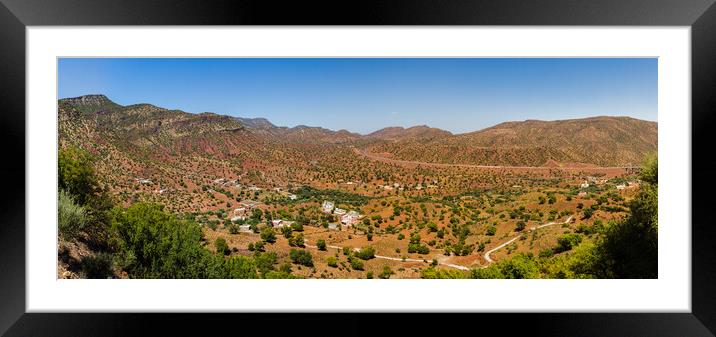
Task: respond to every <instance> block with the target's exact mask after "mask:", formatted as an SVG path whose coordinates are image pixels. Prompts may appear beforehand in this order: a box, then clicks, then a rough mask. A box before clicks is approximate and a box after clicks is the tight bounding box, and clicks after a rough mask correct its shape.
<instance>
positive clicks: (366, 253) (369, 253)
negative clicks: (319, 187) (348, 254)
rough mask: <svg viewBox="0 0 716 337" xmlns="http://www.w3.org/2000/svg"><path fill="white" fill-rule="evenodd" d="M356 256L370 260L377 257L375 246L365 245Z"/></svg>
mask: <svg viewBox="0 0 716 337" xmlns="http://www.w3.org/2000/svg"><path fill="white" fill-rule="evenodd" d="M355 256H356V257H358V258H359V259H361V260H370V259H372V258H374V257H375V249H374V248H373V247H370V246H369V247H363V248H362V249H361V250H359V251H358V252H356V253H355Z"/></svg>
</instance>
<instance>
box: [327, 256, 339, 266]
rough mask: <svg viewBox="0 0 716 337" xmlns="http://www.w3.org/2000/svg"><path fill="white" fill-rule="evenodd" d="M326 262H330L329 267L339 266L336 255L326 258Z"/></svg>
mask: <svg viewBox="0 0 716 337" xmlns="http://www.w3.org/2000/svg"><path fill="white" fill-rule="evenodd" d="M326 264H328V266H329V267H333V268H336V267H338V259H336V257H335V256H329V257H327V258H326Z"/></svg>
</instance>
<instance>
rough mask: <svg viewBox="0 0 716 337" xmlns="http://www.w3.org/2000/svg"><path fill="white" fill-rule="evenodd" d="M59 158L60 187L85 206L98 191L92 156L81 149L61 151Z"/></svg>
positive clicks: (58, 174) (58, 177) (58, 175)
mask: <svg viewBox="0 0 716 337" xmlns="http://www.w3.org/2000/svg"><path fill="white" fill-rule="evenodd" d="M57 155H58V157H57V169H58V172H57V179H58V185H59V186H58V187H59V189H61V190H65V191H67V192H69V193H70V194H71V195H73V196H74V197H76V198H77V200H76V201H77V202H78V203H79V204H80V205H85V204H86V203H87V202H88V201H89V199H90V198H92V196H93V195H94V194H95V192H96V190H97V180H96V178H95V174H94V168H93V167H92V162H93V159H92V156H91V155H90V154H89V152H87V151H85V150H83V149H80V148H66V149H60V150H59V152H58V154H57Z"/></svg>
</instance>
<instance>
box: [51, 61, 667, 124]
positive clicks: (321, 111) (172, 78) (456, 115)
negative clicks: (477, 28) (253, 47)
mask: <svg viewBox="0 0 716 337" xmlns="http://www.w3.org/2000/svg"><path fill="white" fill-rule="evenodd" d="M58 76H59V78H58V86H59V88H58V91H59V98H66V97H76V96H81V95H87V94H105V95H107V97H109V98H110V99H111V100H113V101H115V102H117V103H119V104H122V105H129V104H135V103H151V104H154V105H156V106H160V107H164V108H169V109H180V110H184V111H187V112H194V113H198V112H206V111H209V112H215V113H218V114H224V115H232V116H239V117H264V118H267V119H268V120H270V121H271V122H272V123H274V124H276V125H279V126H296V125H301V124H302V125H309V126H322V127H325V128H329V129H332V130H339V129H347V130H349V131H353V132H359V133H369V132H372V131H375V130H377V129H380V128H383V127H387V126H405V127H408V126H413V125H422V124H425V125H429V126H432V127H438V128H441V129H445V130H448V131H451V132H453V133H463V132H470V131H476V130H479V129H483V128H485V127H489V126H492V125H495V124H498V123H501V122H504V121H513V120H525V119H541V120H556V119H568V118H581V117H588V116H601V115H608V116H631V117H634V118H639V119H645V120H651V121H656V120H657V78H658V76H657V59H655V58H647V59H638V58H624V59H618V58H607V59H596V58H593V59H590V58H573V59H570V58H553V59H530V58H517V59H505V58H502V59H489V58H473V59H468V58H452V59H451V58H416V59H405V58H388V59H380V58H358V59H341V58H337V59H336V58H323V59H321V58H318V59H305V58H293V59H291V58H289V59H279V58H274V59H271V58H264V59H157V58H148V59H142V58H128V59H127V58H124V59H110V58H91V59H60V61H59V74H58Z"/></svg>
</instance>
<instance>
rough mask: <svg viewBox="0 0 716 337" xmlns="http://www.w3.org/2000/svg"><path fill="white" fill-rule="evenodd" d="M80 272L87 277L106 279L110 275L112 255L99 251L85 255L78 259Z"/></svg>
mask: <svg viewBox="0 0 716 337" xmlns="http://www.w3.org/2000/svg"><path fill="white" fill-rule="evenodd" d="M80 265H81V267H82V273H83V274H84V276H85V277H86V278H89V279H106V278H109V277H111V276H112V269H113V267H112V255H110V254H107V253H99V254H97V255H92V256H85V257H83V258H82V260H81V261H80Z"/></svg>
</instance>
